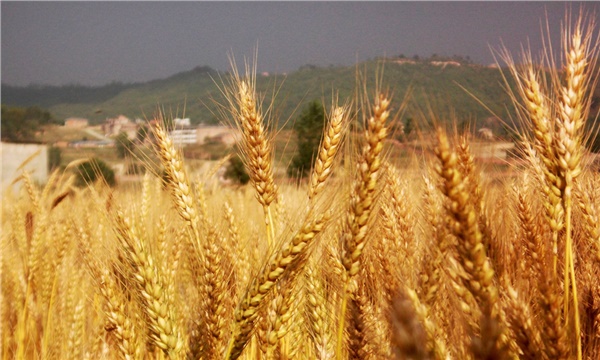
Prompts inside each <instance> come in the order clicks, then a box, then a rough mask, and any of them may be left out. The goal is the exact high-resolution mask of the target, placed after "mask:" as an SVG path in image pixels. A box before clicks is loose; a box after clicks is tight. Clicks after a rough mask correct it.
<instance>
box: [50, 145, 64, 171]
mask: <svg viewBox="0 0 600 360" xmlns="http://www.w3.org/2000/svg"><path fill="white" fill-rule="evenodd" d="M61 162H62V151H61V150H60V148H57V147H54V146H51V147H50V148H49V149H48V170H50V171H52V170H54V169H56V168H57V167H59V166H60V163H61Z"/></svg>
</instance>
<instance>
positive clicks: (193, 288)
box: [0, 16, 600, 360]
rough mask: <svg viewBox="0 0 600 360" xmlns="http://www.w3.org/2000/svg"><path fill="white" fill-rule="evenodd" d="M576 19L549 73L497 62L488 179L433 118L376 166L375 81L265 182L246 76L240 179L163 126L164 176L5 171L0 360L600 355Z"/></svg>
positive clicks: (157, 130)
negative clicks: (297, 171)
mask: <svg viewBox="0 0 600 360" xmlns="http://www.w3.org/2000/svg"><path fill="white" fill-rule="evenodd" d="M589 19H590V18H586V17H585V16H581V17H580V18H579V20H577V21H574V22H573V24H572V26H571V27H569V28H566V29H565V30H564V31H563V33H564V44H563V51H562V52H563V59H562V61H561V62H562V68H560V69H559V70H554V71H550V72H547V71H544V69H545V68H549V67H553V68H558V65H555V64H554V63H553V62H552V60H551V57H542V58H541V63H540V65H539V66H538V65H535V62H534V61H533V60H534V59H533V56H532V55H531V54H527V53H525V54H522V58H523V60H524V61H521V62H517V61H513V60H512V58H511V56H510V54H508V53H507V52H505V53H502V54H501V55H502V57H503V58H504V59H506V60H507V62H508V64H509V67H508V69H509V71H508V72H507V74H506V76H507V78H512V79H514V80H515V81H516V84H517V87H516V88H513V89H509V91H510V93H511V96H512V98H513V100H514V104H513V106H515V108H516V109H517V113H518V114H519V115H518V118H517V119H513V120H515V123H518V124H519V126H517V127H516V129H517V130H518V132H517V134H516V136H517V138H518V143H519V145H520V146H519V148H520V149H521V150H522V154H521V155H522V158H523V159H524V164H523V165H520V166H517V165H514V166H513V169H512V170H513V174H514V175H513V176H506V177H503V178H501V179H497V178H491V177H489V176H488V174H487V173H486V172H485V171H482V169H481V168H480V166H479V163H478V162H477V161H476V159H475V157H474V155H473V153H472V152H471V150H470V140H471V137H470V136H469V134H468V133H458V132H457V131H453V130H451V129H452V126H450V127H449V128H448V129H450V130H448V129H446V127H445V126H443V124H445V122H444V121H442V120H444V119H435V114H424V117H428V118H429V119H428V120H432V121H433V122H434V123H435V124H438V125H437V126H435V128H434V129H432V130H431V131H427V130H423V134H422V136H423V137H424V138H427V139H431V141H430V143H431V151H429V152H426V153H425V154H423V155H419V156H415V161H414V164H411V165H410V166H409V167H407V166H400V165H398V164H394V163H393V162H392V161H390V154H389V152H388V151H386V149H387V148H386V147H385V144H386V141H387V138H388V137H389V135H390V134H389V132H390V131H389V128H390V124H391V123H392V122H393V121H397V120H398V116H396V112H397V111H395V110H394V112H393V110H392V109H401V108H402V107H403V104H404V103H405V101H403V100H402V99H395V98H394V97H393V93H392V92H390V91H388V90H386V88H385V87H384V86H383V84H384V83H385V77H381V76H378V84H377V86H376V90H375V91H374V92H371V93H369V92H367V91H365V92H364V94H362V93H361V94H359V95H360V96H359V98H360V99H362V100H360V101H358V103H350V102H343V101H342V102H340V103H339V104H338V103H334V104H332V105H331V107H330V109H329V114H328V116H327V124H326V127H325V131H324V133H323V136H322V141H321V145H320V148H319V152H318V154H317V157H316V159H315V161H314V166H313V169H312V173H311V175H310V179H309V180H308V181H307V182H305V183H300V184H299V185H290V184H284V183H283V182H279V181H278V180H279V179H278V178H277V177H275V176H274V168H273V167H274V165H273V157H274V152H273V139H274V136H276V129H273V128H272V126H270V125H269V124H270V123H271V122H272V121H273V120H272V119H269V116H268V113H269V111H268V109H267V110H265V109H264V108H263V104H262V103H261V101H260V98H261V97H260V94H257V93H256V91H255V87H254V85H255V78H254V75H253V71H252V69H251V68H248V67H246V73H245V74H244V75H241V74H238V73H237V72H234V73H233V75H232V78H231V79H230V81H228V82H225V83H224V84H223V86H222V91H223V94H224V95H225V98H226V99H227V101H226V103H224V104H221V109H222V111H223V116H224V117H227V118H228V119H229V121H231V122H232V123H234V124H236V126H237V127H238V129H239V133H240V141H239V143H240V144H241V146H240V148H241V149H242V151H241V157H242V158H243V161H244V165H245V167H246V169H247V172H248V173H249V175H250V178H251V185H249V186H247V187H243V188H235V187H231V186H227V185H219V184H216V183H214V182H213V181H211V178H212V177H214V173H215V171H216V167H215V169H213V170H212V171H209V172H208V173H206V174H202V175H201V176H193V177H192V176H190V173H189V170H188V169H187V168H186V164H185V160H184V159H183V157H182V154H181V151H180V149H178V148H176V147H175V146H174V144H173V142H172V141H171V139H169V137H168V135H167V134H168V132H167V130H166V129H165V128H164V126H163V125H162V122H161V121H158V122H156V125H155V126H154V127H153V128H152V132H153V134H154V137H155V138H156V140H157V141H156V146H155V150H156V155H157V158H159V159H160V164H161V167H162V169H163V170H164V174H165V175H164V176H156V175H152V174H150V173H149V174H147V175H146V176H145V177H144V180H143V183H142V185H141V186H139V187H138V188H136V189H121V188H116V189H111V188H109V187H108V186H106V185H104V184H103V183H101V182H97V183H95V184H89V186H88V187H86V188H83V189H81V188H77V187H75V186H74V185H73V182H74V175H73V174H72V173H71V172H69V171H64V172H62V171H61V172H59V171H57V172H55V173H53V174H52V175H51V177H50V179H49V181H48V183H47V184H46V185H45V186H43V187H41V188H40V187H38V186H36V185H35V184H33V182H32V180H31V179H30V176H29V174H27V173H23V174H22V176H21V177H20V179H19V181H21V182H22V184H23V186H22V191H21V192H20V193H19V194H17V195H11V194H6V195H5V196H4V197H3V201H2V243H1V249H0V250H1V255H0V256H1V260H2V264H1V281H2V292H1V321H0V326H1V328H0V329H1V333H2V343H1V344H2V350H1V352H2V359H116V358H120V359H184V358H186V359H590V360H593V359H600V278H599V276H600V219H599V211H600V193H599V189H600V176H599V175H598V174H597V173H596V172H594V171H592V170H591V167H590V163H589V160H588V159H589V156H588V153H587V149H586V147H585V143H586V140H587V137H588V136H590V135H589V134H587V133H585V131H584V128H585V127H584V125H585V121H586V119H587V118H588V117H590V115H595V114H589V108H590V96H589V93H590V92H589V90H590V88H592V87H593V86H595V84H596V79H597V74H595V73H593V71H592V69H594V68H595V59H596V56H597V48H598V40H597V38H596V37H594V36H593V35H594V25H595V24H594V23H593V22H592V21H589ZM535 60H537V59H535ZM353 114H356V115H353ZM157 119H158V120H161V115H160V114H159V115H158V117H157ZM353 122H354V123H359V124H360V125H359V126H357V127H351V126H350V125H351V123H353ZM353 128H355V129H354V130H351V129H353ZM353 131H354V133H352V134H351V132H353ZM350 135H352V136H350ZM223 162H224V161H223ZM218 165H222V162H221V163H219V164H218Z"/></svg>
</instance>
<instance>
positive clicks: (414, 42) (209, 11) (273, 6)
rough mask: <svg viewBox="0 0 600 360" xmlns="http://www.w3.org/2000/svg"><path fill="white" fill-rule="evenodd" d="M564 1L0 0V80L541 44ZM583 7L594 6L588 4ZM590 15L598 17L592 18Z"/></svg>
mask: <svg viewBox="0 0 600 360" xmlns="http://www.w3.org/2000/svg"><path fill="white" fill-rule="evenodd" d="M580 4H581V3H577V2H572V3H565V2H450V1H448V2H370V1H368V2H367V1H364V2H7V1H1V5H0V6H1V18H2V23H1V37H2V52H1V62H2V64H1V73H0V74H1V79H2V83H5V84H10V85H21V86H24V85H29V84H38V85H65V84H81V85H103V84H108V83H110V82H114V81H119V82H124V83H130V82H143V81H149V80H154V79H158V78H165V77H168V76H170V75H173V74H175V73H178V72H181V71H187V70H191V69H193V68H194V67H197V66H210V67H212V68H214V69H217V70H223V71H226V70H229V69H230V61H229V55H230V54H232V55H233V56H234V57H235V59H236V60H237V62H238V65H239V64H243V62H244V60H243V59H244V57H247V58H252V57H253V55H254V52H255V49H258V51H257V53H258V63H257V68H258V71H259V72H265V71H266V72H270V73H287V72H291V71H294V70H296V69H298V68H299V67H300V66H302V65H306V64H313V65H317V66H329V65H346V66H347V65H353V64H355V63H357V62H360V61H364V60H367V59H373V58H375V57H381V56H387V57H393V56H397V55H400V54H404V55H406V56H413V55H419V56H422V57H423V56H425V57H426V56H430V55H432V54H438V55H446V56H451V55H454V54H458V55H462V56H469V57H470V58H471V59H472V60H473V61H474V62H476V63H480V64H484V65H489V64H492V63H494V61H495V60H494V57H493V54H492V50H491V48H492V49H496V50H498V49H499V48H500V47H501V45H502V44H504V45H505V46H506V47H507V49H508V50H509V51H511V52H512V53H513V54H517V53H519V52H520V49H521V45H522V44H527V43H528V42H529V44H530V47H531V49H532V51H533V53H534V54H535V53H537V52H539V49H540V48H541V45H542V41H541V34H542V30H541V25H542V24H543V23H544V22H545V18H546V14H547V17H548V20H549V24H550V27H551V37H552V38H553V43H555V44H559V43H560V26H561V22H563V20H564V18H565V11H566V9H568V8H569V7H572V8H573V9H575V10H578V9H579V6H580ZM584 9H586V10H590V11H595V12H596V16H597V15H598V14H599V13H600V4H598V3H593V2H589V3H585V4H584ZM597 23H600V21H597Z"/></svg>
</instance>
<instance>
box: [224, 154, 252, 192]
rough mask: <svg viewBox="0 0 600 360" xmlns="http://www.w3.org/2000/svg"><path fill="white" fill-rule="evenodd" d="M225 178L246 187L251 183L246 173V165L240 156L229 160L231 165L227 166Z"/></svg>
mask: <svg viewBox="0 0 600 360" xmlns="http://www.w3.org/2000/svg"><path fill="white" fill-rule="evenodd" d="M224 176H225V178H226V179H231V180H232V181H234V182H236V183H238V184H241V185H245V184H247V183H248V182H249V181H250V176H249V175H248V173H247V172H246V168H245V167H244V163H243V162H242V160H241V159H240V158H239V157H238V156H233V157H232V158H231V159H230V160H229V164H227V168H226V169H225V175H224Z"/></svg>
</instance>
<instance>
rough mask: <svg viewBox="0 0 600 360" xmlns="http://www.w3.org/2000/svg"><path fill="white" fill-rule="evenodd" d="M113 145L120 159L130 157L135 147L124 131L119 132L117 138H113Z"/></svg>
mask: <svg viewBox="0 0 600 360" xmlns="http://www.w3.org/2000/svg"><path fill="white" fill-rule="evenodd" d="M115 146H116V149H117V156H118V157H119V158H121V159H125V158H126V157H130V156H131V155H132V154H133V150H134V149H135V145H134V144H133V141H131V140H130V139H129V137H128V136H127V133H125V132H120V133H119V135H117V138H116V139H115Z"/></svg>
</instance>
